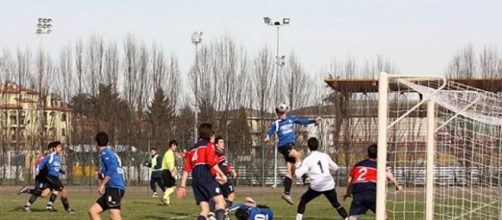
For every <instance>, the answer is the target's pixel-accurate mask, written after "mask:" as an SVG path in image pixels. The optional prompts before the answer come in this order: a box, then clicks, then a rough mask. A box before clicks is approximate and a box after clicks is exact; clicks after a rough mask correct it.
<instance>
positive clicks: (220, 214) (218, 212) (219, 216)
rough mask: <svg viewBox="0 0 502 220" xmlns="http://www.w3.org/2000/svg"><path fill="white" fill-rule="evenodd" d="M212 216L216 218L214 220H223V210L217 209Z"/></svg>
mask: <svg viewBox="0 0 502 220" xmlns="http://www.w3.org/2000/svg"><path fill="white" fill-rule="evenodd" d="M214 216H216V220H225V210H223V209H217V210H216V211H214Z"/></svg>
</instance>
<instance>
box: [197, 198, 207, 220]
mask: <svg viewBox="0 0 502 220" xmlns="http://www.w3.org/2000/svg"><path fill="white" fill-rule="evenodd" d="M199 207H200V213H199V216H198V217H197V220H206V218H207V215H208V214H209V203H208V202H206V201H201V202H199Z"/></svg>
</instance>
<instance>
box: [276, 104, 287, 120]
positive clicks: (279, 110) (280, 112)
mask: <svg viewBox="0 0 502 220" xmlns="http://www.w3.org/2000/svg"><path fill="white" fill-rule="evenodd" d="M287 112H289V106H288V105H286V104H284V103H279V105H277V107H275V114H276V115H277V117H279V118H282V117H284V116H286V113H287Z"/></svg>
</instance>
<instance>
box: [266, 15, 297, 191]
mask: <svg viewBox="0 0 502 220" xmlns="http://www.w3.org/2000/svg"><path fill="white" fill-rule="evenodd" d="M289 21H290V19H289V18H283V19H282V21H280V20H277V21H276V20H272V18H270V17H264V18H263V22H264V23H265V24H266V25H268V26H272V27H276V30H277V32H276V33H277V34H276V36H277V37H276V56H275V64H276V65H275V77H276V82H279V67H282V66H284V64H286V56H279V30H280V28H281V27H282V26H287V25H289ZM276 99H277V96H276ZM275 102H276V103H278V100H275ZM290 107H292V106H291V103H290ZM264 151H265V150H264V149H263V146H262V155H264V153H265V152H264ZM262 159H263V158H262ZM262 163H264V162H262ZM262 166H264V164H262ZM262 168H263V169H264V167H262ZM263 178H264V177H263ZM272 187H273V188H275V187H277V147H275V148H274V185H272Z"/></svg>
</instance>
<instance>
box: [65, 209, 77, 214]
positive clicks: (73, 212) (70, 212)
mask: <svg viewBox="0 0 502 220" xmlns="http://www.w3.org/2000/svg"><path fill="white" fill-rule="evenodd" d="M64 212H66V213H68V214H75V210H74V209H72V208H68V209H67V210H64Z"/></svg>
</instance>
